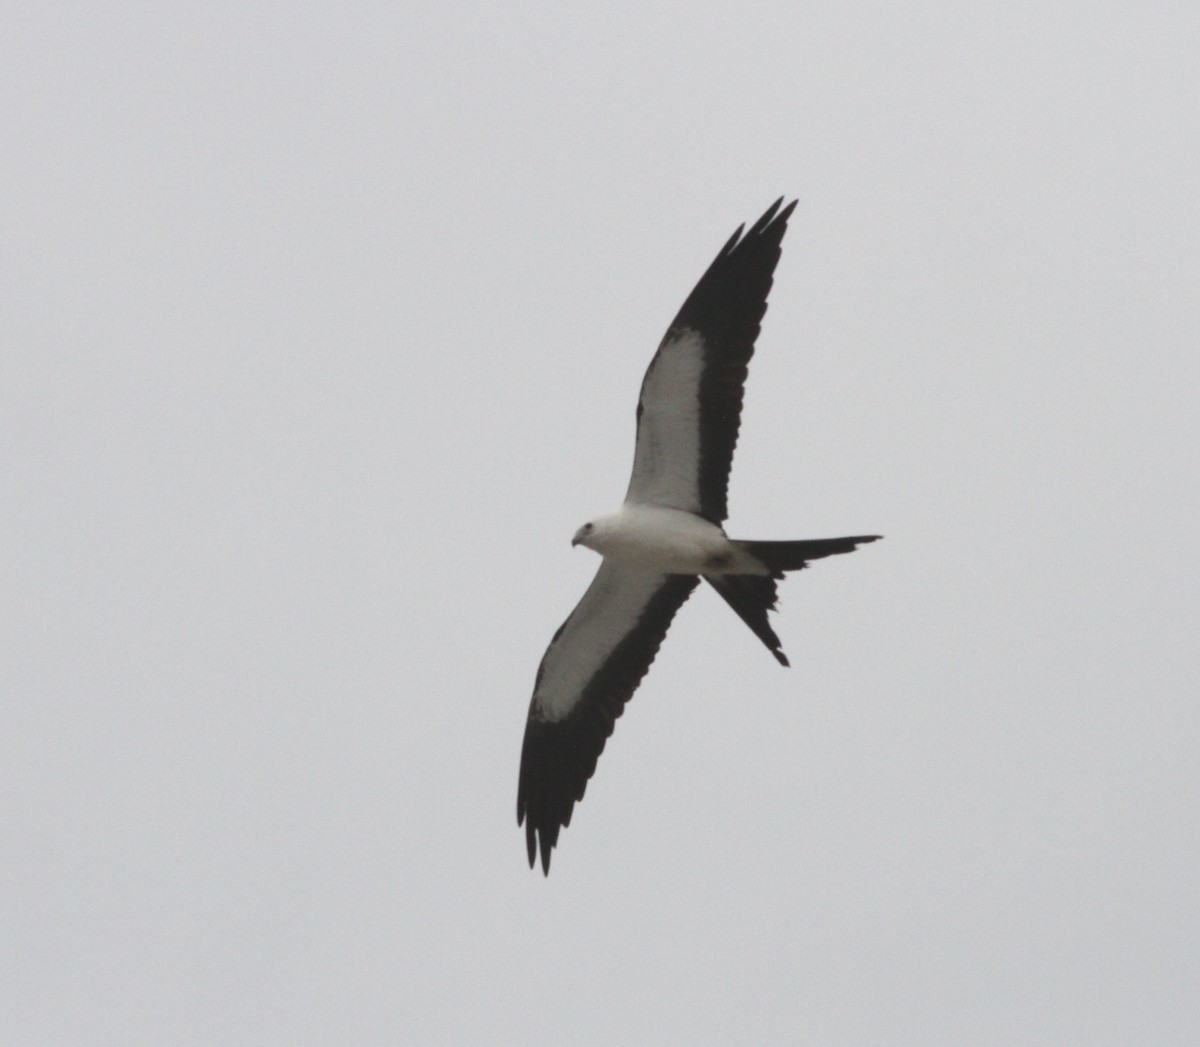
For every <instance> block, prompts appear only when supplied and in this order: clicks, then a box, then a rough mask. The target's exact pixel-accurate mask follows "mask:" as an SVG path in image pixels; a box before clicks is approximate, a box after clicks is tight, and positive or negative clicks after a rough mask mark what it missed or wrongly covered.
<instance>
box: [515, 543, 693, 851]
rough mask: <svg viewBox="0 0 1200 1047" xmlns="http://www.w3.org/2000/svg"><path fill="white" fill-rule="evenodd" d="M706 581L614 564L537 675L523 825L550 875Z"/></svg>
mask: <svg viewBox="0 0 1200 1047" xmlns="http://www.w3.org/2000/svg"><path fill="white" fill-rule="evenodd" d="M698 582H699V578H697V577H696V576H694V575H682V574H656V573H654V572H652V571H643V570H638V569H637V568H633V567H627V566H624V565H622V564H620V563H618V562H616V561H613V560H609V559H606V560H604V562H603V563H602V564H601V565H600V570H599V571H597V572H596V577H595V578H594V579H593V581H592V584H591V585H590V586H589V587H588V590H587V592H585V593H584V594H583V599H582V600H580V601H579V604H578V606H576V608H575V610H574V611H572V612H571V615H570V617H569V618H568V619H567V620H566V621H565V622H563V624H562V625H561V626H560V627H559V630H558V632H556V633H555V634H554V639H552V640H551V641H550V646H549V648H548V649H547V650H546V654H545V656H544V657H543V658H542V664H541V665H540V666H539V667H538V671H537V680H536V682H535V684H534V689H533V700H532V701H531V702H530V703H529V719H528V721H527V723H526V725H525V743H524V745H523V746H522V749H521V774H520V780H519V784H518V787H517V824H518V825H520V824H522V823H524V825H525V840H526V846H527V849H528V851H529V864H530V866H531V867H532V866H533V865H534V863H535V860H536V858H537V852H538V848H539V846H540V848H541V854H542V870H543V872H545V873H549V871H550V851H551V849H552V848H553V847H554V846H555V844H556V843H557V842H558V833H559V830H560V829H562V828H563V827H564V826H567V825H569V824H570V823H571V810H572V808H573V807H574V806H575V804H576V802H577V801H579V800H582V799H583V793H584V790H585V789H586V788H587V783H588V779H589V778H591V776H592V774H593V772H594V771H595V770H596V761H597V760H598V759H599V758H600V754H601V752H603V751H604V743H605V742H606V741H607V740H608V736H609V735H610V734H612V731H613V725H614V723H615V721H616V719H617V717H618V716H620V715H621V713H622V711H623V710H624V708H625V703H626V702H627V701H629V699H630V697H631V696H632V695H633V692H634V691H635V690H636V689H637V686H638V684H639V683H641V680H642V677H643V676H645V675H646V672H647V670H648V669H649V668H650V663H651V662H653V661H654V656H655V655H656V654H657V653H658V649H659V647H660V646H661V644H662V641H663V637H664V636H666V634H667V628H668V627H669V626H670V624H671V619H672V618H674V617H675V612H676V611H678V610H679V608H680V607H681V606H682V605H683V602H684V600H686V599H687V598H688V596H689V595H690V594H691V591H692V590H693V589H694V588H695V587H696V585H697V583H698Z"/></svg>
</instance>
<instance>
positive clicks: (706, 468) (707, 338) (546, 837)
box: [517, 197, 879, 875]
mask: <svg viewBox="0 0 1200 1047" xmlns="http://www.w3.org/2000/svg"><path fill="white" fill-rule="evenodd" d="M782 204H783V198H782V197H781V198H780V199H779V200H777V201H775V203H774V204H772V205H771V207H770V208H768V209H767V212H766V213H765V214H764V215H763V216H762V217H761V218H760V219H759V220H758V221H757V222H755V223H754V225H752V226H751V227H750V230H749V231H748V232H746V233H745V235H743V230H744V229H745V226H741V227H739V228H738V230H737V232H735V233H734V234H733V236H732V237H730V239H729V242H728V243H726V244H725V246H724V247H722V248H721V250H720V252H719V253H718V254H717V257H716V259H715V260H714V261H713V263H712V265H710V266H709V267H708V271H707V272H706V273H705V274H704V275H703V276H702V277H701V278H700V282H699V283H698V284H696V287H695V289H694V290H693V291H692V293H691V294H690V295H688V298H687V301H685V302H684V303H683V308H682V309H680V310H679V315H678V316H676V317H675V319H674V320H673V321H672V323H671V326H670V327H669V328H667V333H666V335H665V336H664V337H663V340H662V342H661V343H660V344H659V347H658V351H657V352H656V353H655V354H654V359H653V360H651V361H650V367H649V369H648V370H647V371H646V376H645V378H644V379H643V380H642V391H641V395H640V397H639V398H638V405H637V442H636V445H635V448H634V453H633V475H632V476H631V477H630V480H629V489H628V490H627V491H626V492H625V501H624V504H622V505H621V507H620V508H619V509H618V510H617V511H616V512H615V513H610V514H609V515H607V516H598V517H596V518H595V519H593V520H591V521H589V522H588V523H585V524H584V525H583V526H582V527H580V528H579V530H578V531H576V532H575V537H574V538H573V539H572V541H571V544H572V545H584V546H587V547H588V548H589V549H592V550H594V551H596V552H598V553H599V554H600V555H601V556H602V557H603V558H604V559H603V561H602V562H601V564H600V569H599V570H598V571H597V572H596V577H595V579H594V580H593V581H592V584H591V585H590V586H588V589H587V591H586V592H585V593H584V594H583V599H581V600H580V601H579V604H578V606H577V607H576V608H575V610H574V611H572V612H571V615H570V617H569V618H567V620H566V621H565V622H563V624H562V625H561V626H560V627H559V629H558V632H556V633H555V634H554V638H553V639H552V640H551V641H550V646H549V648H548V649H547V650H546V653H545V655H544V656H543V658H542V663H541V665H540V666H539V667H538V671H537V678H536V681H535V683H534V688H533V699H532V701H531V702H530V703H529V719H528V721H527V722H526V725H525V741H524V744H523V746H522V748H521V772H520V777H519V783H518V786H517V824H518V825H521V824H522V823H523V824H524V826H525V843H526V849H527V850H528V852H529V865H530V868H533V867H534V865H535V864H536V861H537V856H538V851H539V848H540V851H541V861H542V871H543V872H544V873H545V874H546V875H549V873H550V852H551V851H552V850H553V848H554V847H555V845H556V844H557V843H558V834H559V832H560V830H562V829H563V828H564V827H565V826H567V825H570V824H571V812H572V809H573V808H574V806H575V804H576V803H577V802H578V801H580V800H582V799H583V793H584V790H585V789H586V788H587V783H588V779H590V778H591V776H592V774H593V772H594V771H595V770H596V761H597V760H598V759H599V758H600V753H601V752H603V751H604V743H605V742H606V741H607V739H608V737H609V735H610V734H612V731H613V725H614V723H615V722H616V719H617V717H618V716H620V715H621V713H622V711H623V710H624V708H625V703H626V702H628V701H629V699H630V697H631V696H632V694H633V692H634V691H635V690H636V689H637V686H638V684H639V683H641V681H642V677H643V676H645V675H646V672H647V670H648V669H649V668H650V663H651V662H652V661H654V656H655V655H656V654H657V653H658V649H659V647H660V646H661V644H662V641H663V637H664V636H666V633H667V628H668V627H669V626H670V624H671V619H672V618H674V617H675V612H676V611H678V610H679V608H680V607H681V606H682V604H683V602H684V600H686V599H687V598H688V596H689V595H690V594H691V592H692V590H693V589H695V588H696V586H697V585H698V584H699V582H700V579H701V578H703V579H704V580H705V581H706V582H708V584H709V585H711V586H712V587H713V588H714V589H715V590H716V591H717V592H718V593H719V594H720V595H721V597H722V599H724V600H725V602H726V603H727V604H729V606H730V607H732V608H733V610H734V611H735V612H736V613H737V615H738V617H740V618H741V619H742V621H743V622H745V623H746V624H747V625H748V626H749V627H750V629H751V630H752V631H753V633H754V635H755V636H757V637H758V638H759V639H760V640H761V641H762V642H763V643H764V644H765V645H766V647H767V650H769V651H770V652H771V654H772V655H774V656H775V660H776V661H778V662H779V664H780V665H785V666H786V665H787V664H788V660H787V657H786V656H785V655H784V653H783V649H782V647H781V645H780V642H779V637H778V636H776V635H775V631H774V630H773V629H772V628H771V624H770V622H769V621H768V620H767V612H768V611H773V610H774V609H775V599H776V593H775V587H776V583H777V582H779V581H780V580H781V579H782V578H783V576H784V573H785V572H787V571H798V570H800V569H801V568H803V567H807V566H808V563H809V561H810V560H819V559H821V558H822V557H825V556H832V555H834V554H835V553H849V552H853V551H854V549H855V548H856V547H857V546H859V545H861V544H862V543H864V542H873V541H875V540H876V539H877V538H878V537H879V535H874V534H872V535H859V536H856V537H853V538H816V539H808V540H803V541H792V542H778V541H775V542H757V541H739V540H736V539H732V538H728V537H726V535H725V531H724V529H723V528H722V527H721V524H722V523H723V522H724V520H725V517H726V516H727V515H728V514H727V511H726V489H727V486H728V481H729V466H730V463H731V462H732V460H733V450H734V446H735V445H736V444H737V437H738V424H739V420H740V417H741V411H742V389H743V386H744V385H745V382H746V369H747V366H748V365H749V363H750V357H751V356H752V355H753V354H754V340H755V339H756V338H757V337H758V331H759V325H760V324H761V322H762V318H763V314H764V313H765V312H766V311H767V294H768V292H769V291H770V290H771V281H772V276H773V274H774V272H775V264H776V263H777V262H778V261H779V254H780V244H781V243H782V241H783V234H784V232H785V231H786V230H787V222H788V218H789V217H791V214H792V211H793V209H794V208H795V206H796V202H795V201H792V203H790V204H788V205H787V206H786V207H782ZM781 207H782V209H781Z"/></svg>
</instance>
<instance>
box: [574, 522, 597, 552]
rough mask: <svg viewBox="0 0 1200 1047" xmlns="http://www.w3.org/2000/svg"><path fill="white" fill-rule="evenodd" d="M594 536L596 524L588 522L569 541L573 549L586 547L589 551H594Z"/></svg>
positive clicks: (595, 534)
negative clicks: (578, 546) (581, 546)
mask: <svg viewBox="0 0 1200 1047" xmlns="http://www.w3.org/2000/svg"><path fill="white" fill-rule="evenodd" d="M596 536H597V531H596V524H595V523H594V522H593V521H590V520H589V521H588V522H587V523H585V524H584V525H583V526H582V527H581V528H579V530H578V531H576V532H575V537H574V538H572V539H571V546H572V548H573V547H574V546H576V545H586V546H587V547H588V548H589V549H595V548H596V546H595V545H594V544H593V543H594V542H595V540H596Z"/></svg>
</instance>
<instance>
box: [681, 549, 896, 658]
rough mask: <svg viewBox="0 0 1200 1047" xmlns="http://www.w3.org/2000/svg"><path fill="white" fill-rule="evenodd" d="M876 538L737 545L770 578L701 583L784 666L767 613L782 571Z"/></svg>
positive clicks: (715, 578)
mask: <svg viewBox="0 0 1200 1047" xmlns="http://www.w3.org/2000/svg"><path fill="white" fill-rule="evenodd" d="M879 537H880V536H879V535H877V534H864V535H859V536H858V537H856V538H812V539H808V540H807V541H802V542H738V543H737V544H738V545H740V546H741V547H742V548H743V549H745V550H746V551H747V552H748V553H750V554H751V555H752V556H753V557H754V558H755V559H757V560H758V561H759V562H760V563H761V564H762V565H763V566H764V567H765V568H766V569H767V570H768V571H770V572H771V574H770V577H767V576H766V575H761V574H706V575H705V576H704V580H705V581H706V582H708V584H709V585H711V586H712V587H713V588H714V589H716V590H717V592H719V593H720V594H721V597H722V598H723V599H724V600H725V602H726V603H727V604H729V606H730V607H732V608H733V609H734V610H735V611H736V612H737V615H738V617H739V618H741V620H742V621H743V622H745V623H746V624H747V625H748V626H750V628H751V630H753V632H754V635H755V636H757V637H758V638H759V639H760V640H762V642H763V643H764V644H766V647H767V650H768V651H770V652H771V654H773V655H774V656H775V660H776V661H777V662H779V664H780V665H787V664H788V660H787V655H786V654H784V653H783V646H782V645H781V644H780V642H779V637H778V636H776V635H775V630H774V629H772V628H771V623H770V622H769V621H768V620H767V612H768V611H773V610H775V584H776V582H777V581H778V580H779V579H780V578H782V577H783V573H784V572H785V571H798V570H800V569H801V568H802V567H807V566H808V561H809V560H820V559H821V558H822V557H824V556H836V555H837V554H838V553H852V552H854V550H855V549H856V548H858V546H860V545H863V544H865V543H866V542H873V541H875V540H876V539H877V538H879Z"/></svg>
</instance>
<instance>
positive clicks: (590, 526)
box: [583, 523, 592, 531]
mask: <svg viewBox="0 0 1200 1047" xmlns="http://www.w3.org/2000/svg"><path fill="white" fill-rule="evenodd" d="M583 529H584V530H585V531H590V530H591V529H592V525H591V524H590V523H585V524H584V525H583Z"/></svg>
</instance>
